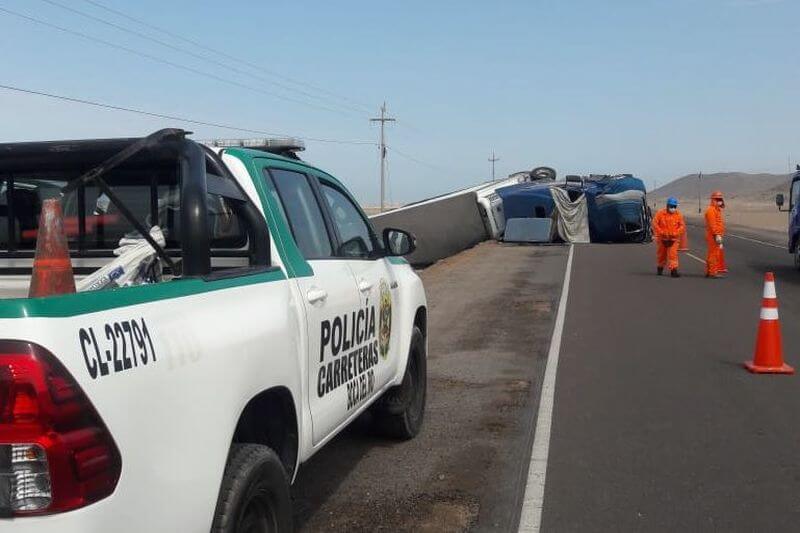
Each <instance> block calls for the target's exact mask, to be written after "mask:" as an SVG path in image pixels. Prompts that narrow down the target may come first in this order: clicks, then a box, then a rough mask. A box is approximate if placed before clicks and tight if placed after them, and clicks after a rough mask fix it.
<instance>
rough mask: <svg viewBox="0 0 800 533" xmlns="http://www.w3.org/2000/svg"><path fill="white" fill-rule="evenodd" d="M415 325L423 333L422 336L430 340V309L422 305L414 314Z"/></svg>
mask: <svg viewBox="0 0 800 533" xmlns="http://www.w3.org/2000/svg"><path fill="white" fill-rule="evenodd" d="M414 325H415V326H416V327H418V328H419V330H420V331H421V332H422V336H423V337H424V338H425V339H426V340H427V339H428V308H427V307H425V306H424V305H421V306H419V307H418V308H417V312H416V313H415V314H414Z"/></svg>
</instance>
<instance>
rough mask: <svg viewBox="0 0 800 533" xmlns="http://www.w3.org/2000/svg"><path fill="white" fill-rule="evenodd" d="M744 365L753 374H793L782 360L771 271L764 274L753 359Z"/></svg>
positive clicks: (781, 345)
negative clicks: (762, 294) (759, 317)
mask: <svg viewBox="0 0 800 533" xmlns="http://www.w3.org/2000/svg"><path fill="white" fill-rule="evenodd" d="M744 366H745V368H747V370H749V371H750V372H753V373H754V374H794V368H792V367H790V366H789V365H787V364H786V363H784V362H783V342H782V340H781V323H780V320H779V319H778V296H777V294H776V292H775V276H774V275H773V274H772V272H767V273H766V274H765V275H764V297H763V300H762V301H761V319H760V320H759V323H758V337H757V339H756V351H755V355H754V356H753V360H752V361H747V362H746V363H745V364H744Z"/></svg>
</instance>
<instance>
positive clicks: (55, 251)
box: [28, 198, 75, 298]
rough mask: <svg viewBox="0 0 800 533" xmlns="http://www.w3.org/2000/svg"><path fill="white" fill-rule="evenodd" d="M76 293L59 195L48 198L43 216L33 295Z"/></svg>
mask: <svg viewBox="0 0 800 533" xmlns="http://www.w3.org/2000/svg"><path fill="white" fill-rule="evenodd" d="M71 292H75V276H73V274H72V263H71V262H70V259H69V247H68V246H67V237H66V235H65V234H64V214H63V213H62V212H61V203H60V202H59V200H57V199H55V198H51V199H48V200H45V201H44V203H43V205H42V214H41V216H40V217H39V231H38V236H37V239H36V255H35V256H34V258H33V275H32V276H31V286H30V289H29V291H28V297H29V298H36V297H38V296H51V295H53V294H66V293H71Z"/></svg>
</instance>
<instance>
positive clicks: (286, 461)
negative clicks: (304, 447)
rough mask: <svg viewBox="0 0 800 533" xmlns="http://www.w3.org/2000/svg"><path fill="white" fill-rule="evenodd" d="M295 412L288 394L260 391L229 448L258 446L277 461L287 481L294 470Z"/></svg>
mask: <svg viewBox="0 0 800 533" xmlns="http://www.w3.org/2000/svg"><path fill="white" fill-rule="evenodd" d="M298 430H299V428H298V410H297V406H296V403H295V401H294V397H293V396H292V393H291V391H289V389H288V388H286V387H282V386H279V387H273V388H270V389H267V390H264V391H261V392H260V393H258V394H257V395H255V396H254V397H253V398H251V399H250V401H249V402H247V405H246V406H245V407H244V409H243V410H242V413H241V414H240V415H239V420H238V421H237V422H236V429H235V430H234V433H233V440H232V442H231V445H233V444H262V445H264V446H268V447H270V448H271V449H272V450H273V451H274V452H275V453H276V454H277V455H278V457H279V458H280V460H281V463H282V464H283V467H284V468H285V469H286V473H287V475H288V476H289V479H290V480H291V479H293V478H294V474H295V472H296V470H297V466H298V456H299V443H300V440H299V432H298Z"/></svg>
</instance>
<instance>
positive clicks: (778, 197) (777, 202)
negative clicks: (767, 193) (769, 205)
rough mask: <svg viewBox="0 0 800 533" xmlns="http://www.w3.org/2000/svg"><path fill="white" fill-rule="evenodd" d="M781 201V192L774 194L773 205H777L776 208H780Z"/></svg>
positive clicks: (781, 205)
mask: <svg viewBox="0 0 800 533" xmlns="http://www.w3.org/2000/svg"><path fill="white" fill-rule="evenodd" d="M783 202H784V199H783V193H778V194H776V195H775V205H777V206H778V209H780V208H781V207H783Z"/></svg>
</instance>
